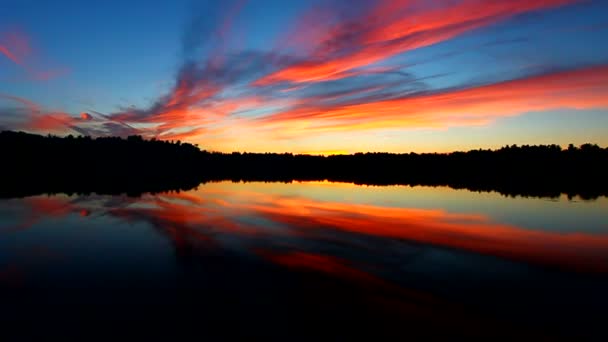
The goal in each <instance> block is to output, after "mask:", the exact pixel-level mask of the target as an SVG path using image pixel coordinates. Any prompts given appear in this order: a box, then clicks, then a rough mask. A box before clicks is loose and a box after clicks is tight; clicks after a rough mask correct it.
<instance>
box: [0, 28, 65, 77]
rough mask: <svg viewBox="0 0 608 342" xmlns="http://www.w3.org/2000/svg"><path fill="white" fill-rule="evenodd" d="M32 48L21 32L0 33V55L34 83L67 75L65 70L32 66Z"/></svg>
mask: <svg viewBox="0 0 608 342" xmlns="http://www.w3.org/2000/svg"><path fill="white" fill-rule="evenodd" d="M34 51H35V50H34V48H32V46H31V44H30V39H29V38H28V37H27V36H26V35H25V34H24V33H21V32H17V31H14V32H6V33H0V55H4V57H6V58H7V59H9V60H10V61H11V62H13V63H14V64H15V65H17V66H18V67H19V68H20V69H22V70H24V71H25V72H26V73H27V78H28V79H30V80H34V81H49V80H52V79H55V78H58V77H61V76H64V75H66V74H68V73H69V72H70V71H69V69H67V68H57V69H47V70H44V69H40V68H38V67H34V66H32V63H31V59H32V57H33V53H34Z"/></svg>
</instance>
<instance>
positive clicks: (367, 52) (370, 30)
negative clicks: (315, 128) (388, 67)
mask: <svg viewBox="0 0 608 342" xmlns="http://www.w3.org/2000/svg"><path fill="white" fill-rule="evenodd" d="M571 2H573V1H571V0H542V1H523V0H513V1H489V2H488V1H479V0H462V1H459V2H456V3H454V5H453V6H449V5H448V6H444V5H443V4H441V3H436V2H428V1H411V0H407V1H399V0H384V1H378V2H377V4H376V6H375V7H374V8H372V9H371V11H370V12H369V14H365V15H363V16H362V17H356V18H353V19H351V20H346V21H341V22H338V23H337V24H335V25H332V26H330V27H329V28H328V30H327V33H326V34H324V35H323V34H317V35H314V36H313V37H312V38H311V41H310V42H308V44H310V45H314V46H315V48H314V49H313V53H312V54H311V55H310V56H309V57H308V58H307V59H306V61H304V62H300V63H296V64H293V65H290V66H288V67H286V68H284V69H281V70H278V71H276V72H274V73H272V74H270V75H267V76H265V77H263V78H261V79H259V80H257V81H256V82H255V84H256V85H260V86H264V85H269V84H274V83H277V82H285V81H287V82H293V83H306V82H322V81H328V80H334V79H340V78H344V77H348V76H350V73H351V72H352V70H355V69H357V68H362V67H365V66H369V65H371V64H374V63H378V62H380V61H382V60H385V59H387V58H390V57H393V56H395V55H397V54H401V53H405V52H407V51H411V50H414V49H419V48H422V47H426V46H429V45H433V44H436V43H440V42H442V41H445V40H448V39H451V38H454V37H457V36H459V35H462V34H464V33H466V32H470V31H472V30H475V29H478V28H481V27H484V26H488V25H491V24H494V23H497V22H500V21H502V20H505V19H507V18H509V17H513V16H515V15H518V14H521V13H526V12H530V11H535V10H541V9H546V8H552V7H557V6H560V5H564V4H567V3H571Z"/></svg>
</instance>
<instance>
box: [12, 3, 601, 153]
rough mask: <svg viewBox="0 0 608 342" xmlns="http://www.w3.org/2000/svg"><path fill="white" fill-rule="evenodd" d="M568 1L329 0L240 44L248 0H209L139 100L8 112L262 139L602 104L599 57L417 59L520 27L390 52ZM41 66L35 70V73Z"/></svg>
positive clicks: (475, 121)
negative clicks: (517, 62)
mask: <svg viewBox="0 0 608 342" xmlns="http://www.w3.org/2000/svg"><path fill="white" fill-rule="evenodd" d="M575 2H577V1H575V0H538V1H524V0H512V1H482V0H459V1H422V0H407V1H406V0H380V1H375V2H366V1H361V2H358V1H354V2H353V1H330V2H326V3H324V5H323V6H321V7H315V8H313V9H311V10H309V11H308V12H305V13H301V14H300V15H299V16H298V17H297V18H295V19H294V20H293V25H292V27H287V28H285V30H284V33H281V34H280V35H279V36H278V37H277V39H275V40H274V43H269V44H268V45H267V46H265V47H264V48H259V49H258V50H254V49H252V48H250V47H245V46H244V45H243V44H242V41H243V39H242V37H240V36H239V35H236V34H235V31H236V30H235V27H236V26H237V25H239V24H241V22H240V18H241V14H242V13H243V11H246V10H247V6H248V4H247V2H245V1H229V2H222V3H219V2H217V3H214V6H212V8H210V9H207V11H206V12H205V13H204V14H201V15H200V16H195V17H194V18H193V20H192V21H191V22H189V23H188V24H187V25H186V29H185V31H184V34H183V37H182V48H181V51H180V52H181V53H180V56H181V59H180V62H179V65H178V68H177V72H176V74H175V79H174V83H173V86H172V87H171V89H170V90H169V91H167V92H166V93H164V94H161V96H159V97H158V98H157V99H156V100H155V101H153V102H152V104H151V105H149V106H147V107H132V106H130V107H121V108H119V110H116V111H115V112H110V113H105V114H104V113H100V112H97V111H95V110H94V108H91V109H90V110H87V111H86V113H85V114H86V115H81V116H78V115H73V116H70V115H67V114H65V113H62V112H58V111H52V110H50V111H49V110H42V109H40V108H39V107H37V108H36V109H35V110H34V109H32V108H33V107H31V106H30V105H28V104H27V103H26V102H25V101H19V100H16V99H13V100H12V101H13V102H15V101H17V102H16V103H19V104H20V106H22V107H24V108H26V109H25V110H26V111H29V113H32V112H37V113H38V114H36V115H32V114H29V115H28V116H27V117H28V120H27V123H22V124H21V126H20V127H25V128H27V129H32V130H41V131H45V130H60V129H62V128H63V129H69V130H71V131H79V132H86V133H88V134H92V135H119V136H125V135H131V134H141V135H144V136H145V137H155V138H158V139H170V140H176V139H180V140H187V141H193V142H198V143H203V144H205V143H207V144H208V145H214V144H215V147H217V146H221V147H220V148H221V149H224V150H226V149H236V148H237V147H240V146H246V145H247V143H246V142H247V141H253V140H255V141H258V142H259V141H264V143H265V146H272V145H273V142H277V141H285V139H290V140H297V139H306V138H308V137H310V136H311V135H315V136H323V135H324V134H329V133H336V132H338V133H340V132H360V131H365V130H386V129H418V128H431V129H437V128H440V129H443V128H446V127H452V126H467V125H483V124H487V123H489V122H492V121H493V120H496V119H497V118H501V117H506V116H514V115H519V114H522V113H526V112H530V111H544V110H550V109H558V108H574V109H590V108H608V101H607V100H605V98H606V96H604V95H605V94H607V93H608V66H607V64H605V61H604V64H595V65H590V64H588V62H581V63H578V64H577V63H570V64H569V69H566V68H561V69H556V68H554V66H552V65H541V66H540V68H536V69H535V70H524V71H523V72H519V73H512V74H508V75H495V74H492V72H493V71H492V72H484V70H480V75H473V76H477V77H478V78H477V81H470V80H469V81H467V80H463V79H462V78H460V81H459V83H456V84H454V83H446V85H442V86H438V84H443V83H442V82H441V81H442V80H443V79H444V78H449V77H451V76H453V74H455V73H458V70H447V71H441V72H434V73H433V72H432V71H431V72H429V71H428V70H429V69H426V70H427V71H422V72H421V71H420V70H421V69H420V68H418V69H417V68H416V67H419V66H420V65H423V64H424V65H425V67H426V66H427V65H428V64H433V63H436V62H437V61H438V60H441V61H443V60H444V59H448V58H453V57H454V56H457V55H462V54H464V53H467V52H470V51H471V50H475V51H484V49H490V48H497V47H501V48H502V47H504V46H505V45H509V44H520V43H522V41H525V42H526V43H530V41H529V39H531V38H529V37H526V38H525V39H522V38H517V39H513V38H512V37H496V38H495V39H490V41H489V42H488V41H487V40H486V42H479V41H476V42H475V44H469V45H468V46H464V47H462V46H461V47H460V48H458V47H456V48H454V47H450V48H449V50H448V51H440V53H439V54H433V55H430V56H429V55H426V56H424V57H423V58H422V59H420V58H416V60H417V61H409V62H407V63H406V62H403V61H402V60H401V59H399V62H396V59H395V58H394V57H395V56H405V55H409V54H411V53H413V52H414V51H415V50H419V49H421V48H424V47H428V46H431V45H434V44H437V43H441V42H447V41H450V40H453V39H455V38H457V37H460V36H462V35H464V34H467V33H471V32H473V31H481V30H484V29H487V28H489V27H490V26H492V25H495V24H497V23H501V22H504V21H507V20H509V19H511V18H514V17H516V16H518V15H522V14H526V13H532V12H537V11H543V10H549V9H554V8H557V7H560V6H565V5H568V4H572V3H575ZM518 35H519V34H518ZM237 36H238V37H237ZM269 41H270V42H272V40H269ZM6 42H8V43H6ZM11 42H12V43H11ZM0 49H2V50H0V51H1V52H2V54H3V55H4V56H5V57H6V58H8V59H10V60H11V61H13V62H14V63H15V64H17V65H22V64H23V63H24V60H25V57H27V56H28V54H29V53H30V50H31V49H30V48H29V45H28V44H27V40H24V39H13V40H5V41H2V43H1V44H0ZM459 49H460V50H459ZM515 53H516V52H514V53H513V54H515ZM422 69H424V68H422ZM430 69H431V70H432V68H430ZM539 70H540V71H539ZM424 72H426V74H425V73H424ZM52 76H53V72H47V73H39V77H40V78H45V77H52ZM5 99H6V97H5ZM47 115H50V117H51V118H50V119H46V118H44V116H47ZM3 126H7V125H3ZM245 148H246V147H245ZM301 148H303V149H307V148H309V147H305V146H301ZM328 148H329V149H332V148H333V147H331V146H330V147H328Z"/></svg>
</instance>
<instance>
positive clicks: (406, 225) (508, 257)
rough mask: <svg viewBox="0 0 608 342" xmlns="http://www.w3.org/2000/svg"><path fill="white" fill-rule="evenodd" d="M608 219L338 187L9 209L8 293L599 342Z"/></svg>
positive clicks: (516, 204)
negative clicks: (94, 295) (98, 295)
mask: <svg viewBox="0 0 608 342" xmlns="http://www.w3.org/2000/svg"><path fill="white" fill-rule="evenodd" d="M607 208H608V202H606V201H605V200H604V199H598V200H597V201H595V202H589V203H580V202H573V201H568V200H567V199H565V198H562V199H560V200H558V201H552V202H549V201H543V200H540V199H521V198H505V197H500V196H498V195H492V194H476V193H471V192H467V191H455V190H448V189H442V188H435V189H430V188H407V187H387V188H377V187H369V188H368V187H359V186H354V185H349V184H332V183H302V184H263V183H249V184H233V183H217V184H206V185H204V186H201V187H200V188H198V189H197V190H193V191H188V192H173V193H164V194H157V195H150V194H148V195H143V196H142V197H139V198H133V197H126V196H98V195H91V196H82V197H78V196H75V197H70V196H65V195H57V196H37V197H29V198H24V199H12V200H3V201H2V202H0V212H1V213H2V215H1V216H0V227H1V229H0V257H1V258H0V260H2V261H3V262H2V263H1V264H0V286H1V288H2V289H11V290H12V291H15V289H21V290H23V293H27V294H28V295H31V294H32V293H34V295H35V296H36V295H38V296H39V297H40V298H43V299H44V300H48V298H47V295H48V296H50V294H49V292H48V291H46V289H48V288H55V289H59V290H64V289H66V288H67V289H69V290H70V292H69V295H66V294H65V293H64V292H60V294H61V295H60V296H59V297H57V293H55V292H52V295H53V296H55V297H54V298H59V299H57V300H60V301H64V302H66V301H67V302H71V303H72V304H74V305H79V304H80V303H82V302H86V303H88V304H90V300H91V299H90V298H89V296H90V293H89V291H93V290H91V289H95V291H97V292H102V293H104V292H107V291H108V289H115V287H116V286H118V285H117V284H124V283H125V282H126V283H128V284H130V285H132V286H135V287H136V288H138V289H140V290H139V291H134V292H132V291H128V290H124V289H123V288H121V287H120V286H118V288H121V292H120V293H121V295H122V296H127V297H126V298H128V299H129V300H132V299H133V297H134V294H140V292H141V291H143V292H144V293H146V291H147V290H149V291H152V292H153V293H154V295H153V296H154V301H155V302H156V303H157V304H158V305H161V304H159V303H164V304H162V305H169V304H167V303H171V305H174V306H177V307H179V308H180V310H185V309H184V307H185V306H187V307H188V308H189V309H188V310H185V311H187V312H189V310H190V309H192V308H191V307H190V306H191V305H194V303H205V307H206V308H207V309H209V308H210V307H213V308H214V310H220V309H218V308H222V309H221V310H224V309H226V308H227V307H229V308H231V309H232V310H236V311H239V312H247V313H251V314H253V315H254V316H255V315H269V314H270V313H271V312H275V314H276V312H289V313H292V312H294V311H296V312H297V311H300V313H299V314H294V315H295V316H298V319H300V320H304V322H309V321H307V320H306V319H307V318H310V316H309V314H312V313H314V315H317V314H318V313H319V311H322V312H324V314H322V315H321V316H322V317H326V316H327V317H326V318H328V317H332V315H335V314H337V315H342V316H344V317H346V318H345V319H344V322H347V323H349V324H350V323H352V322H356V321H358V320H363V321H364V322H368V323H369V322H372V321H373V322H374V323H375V324H376V325H371V326H374V327H375V326H377V325H378V324H379V325H380V326H383V327H384V328H383V329H384V330H382V331H383V332H384V333H386V334H390V335H393V334H398V333H399V332H401V333H403V331H400V329H396V327H397V325H395V324H399V323H400V322H401V323H403V322H405V321H408V322H410V323H411V322H418V323H416V324H412V325H413V326H417V329H422V328H421V327H423V326H426V325H432V326H439V327H448V326H449V327H451V328H450V329H452V330H450V331H452V332H454V331H456V332H458V333H460V334H464V335H470V334H473V335H475V334H478V333H479V334H482V333H483V331H486V332H490V331H495V330H496V329H504V328H505V327H506V326H508V327H510V328H509V329H511V330H510V331H511V332H512V333H513V334H519V333H522V332H525V334H526V336H530V334H540V335H539V336H544V337H546V336H559V335H560V334H561V333H567V334H571V335H585V336H589V335H594V334H597V333H598V332H599V328H597V327H598V326H599V325H595V322H596V321H598V322H599V314H598V313H599V312H600V309H601V307H602V305H605V304H606V301H605V300H601V299H599V298H603V296H602V295H603V292H604V290H602V289H603V288H604V287H605V286H606V285H608V282H607V278H606V274H607V273H608V227H607V226H606V225H605V222H606V218H607V217H608V215H606V214H605V213H606V211H605V209H607ZM539 213H540V214H541V215H539ZM543 213H545V215H544V216H543V215H542V214H543ZM552 213H559V214H556V217H553V216H552V215H551V214H552ZM563 222H579V223H580V224H579V225H573V226H569V227H565V226H563ZM554 225H555V226H557V227H559V228H558V229H552V227H553V226H554ZM582 225H584V226H582ZM170 254H172V255H173V256H172V257H170V256H169V255H170ZM126 277H128V280H126V279H127V278H126ZM68 278H69V280H68ZM118 279H121V280H120V281H117V280H118ZM336 282H337V283H336ZM151 283H153V285H152V284H151ZM42 288H44V289H45V291H41V289H42ZM83 289H84V290H86V291H85V294H83V297H73V296H74V293H75V292H76V293H77V292H78V290H83ZM176 290H177V291H176ZM28 291H32V292H28ZM564 291H567V292H564ZM40 293H42V295H40ZM61 296H65V298H63V300H62V299H61V298H62V297H61ZM122 296H118V297H113V298H114V299H113V300H115V301H118V302H117V303H115V304H116V305H119V304H120V303H121V302H124V301H125V300H126V299H125V297H122ZM182 296H183V297H182ZM235 296H236V297H238V298H239V300H238V301H233V300H234V298H235ZM66 298H70V300H67V299H66ZM83 298H85V299H83ZM102 298H105V299H107V298H106V297H103V296H102ZM111 298H112V297H111ZM142 301H143V302H146V303H147V302H148V301H147V299H146V300H145V299H142ZM217 301H220V302H221V304H220V303H218V302H217ZM110 302H111V300H110ZM186 302H187V303H189V304H188V305H186V304H184V303H186ZM12 303H14V305H15V306H16V307H17V306H21V305H22V304H23V303H22V301H20V300H17V299H15V298H13V301H12ZM100 303H101V304H99V303H98V305H105V304H106V303H105V302H103V301H101V302H100ZM137 303H138V305H139V306H141V303H140V302H137ZM210 303H213V304H210ZM262 303H263V306H264V307H267V308H262V307H260V306H259V305H260V304H262ZM162 305H161V307H162ZM199 310H204V309H203V308H198V309H197V312H198V314H199V315H200V311H199ZM221 310H220V311H221ZM5 312H6V311H5ZM102 312H103V310H102ZM574 312H576V314H573V313H574ZM304 313H305V314H304ZM300 315H303V317H300ZM219 316H222V315H219ZM279 316H280V315H279ZM539 316H540V317H542V319H539V318H538V317H539ZM172 317H175V316H172ZM371 317H375V318H371ZM456 317H458V318H456ZM106 318H107V317H106ZM275 318H276V319H278V320H288V321H289V322H292V321H291V320H290V319H287V318H285V317H275ZM317 318H318V317H317ZM310 319H311V321H310V322H313V321H314V322H316V323H315V324H316V325H317V326H318V327H322V326H323V323H322V322H323V320H321V321H319V320H318V319H312V318H310ZM328 319H329V318H328ZM370 320H371V321H370ZM247 321H248V322H249V324H252V325H253V326H257V325H256V323H255V322H256V319H255V318H251V317H249V318H247ZM560 322H561V323H560ZM258 323H259V322H258ZM422 323H424V324H422ZM562 323H567V324H562ZM235 324H236V323H235ZM336 324H337V323H336ZM387 324H388V325H389V327H388V328H387V327H386V326H385V325H387ZM331 326H332V327H333V326H334V325H333V324H332V325H331ZM338 326H339V324H338ZM473 326H474V327H475V329H473V330H475V331H476V332H475V333H473V331H472V330H471V329H472V327H473ZM390 327H392V328H390ZM482 327H483V328H482ZM513 327H516V329H513ZM582 327H584V329H582ZM417 329H414V331H417ZM454 329H455V330H454ZM480 329H481V330H480ZM547 329H548V330H547ZM595 329H598V330H595ZM372 331H375V333H378V330H377V329H375V328H374V329H372ZM414 331H409V333H410V334H414ZM431 331H432V330H431ZM501 331H503V330H501ZM418 332H420V333H424V334H425V333H428V332H429V330H425V329H423V330H420V331H418ZM448 335H449V334H448Z"/></svg>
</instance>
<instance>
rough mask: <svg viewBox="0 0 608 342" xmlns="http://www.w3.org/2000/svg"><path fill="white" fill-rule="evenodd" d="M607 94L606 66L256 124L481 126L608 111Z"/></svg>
mask: <svg viewBox="0 0 608 342" xmlns="http://www.w3.org/2000/svg"><path fill="white" fill-rule="evenodd" d="M607 92H608V65H603V66H596V67H589V68H583V69H577V70H570V71H563V72H556V73H551V74H545V75H541V76H532V77H527V78H522V79H515V80H512V81H506V82H501V83H496V84H490V85H485V86H479V87H473V88H468V89H462V90H455V91H445V92H440V93H435V94H423V95H417V96H410V97H405V98H398V99H390V100H383V101H371V102H364V103H351V104H339V105H334V106H317V105H315V103H316V101H315V100H314V99H309V100H308V101H302V102H301V103H300V105H299V106H296V107H295V108H293V109H291V110H287V111H284V112H281V113H278V114H275V115H271V116H267V117H263V118H260V119H258V123H257V125H269V124H271V125H273V126H274V125H277V124H279V125H283V126H284V127H285V128H286V129H288V130H289V129H291V131H290V133H291V134H297V133H298V132H299V133H301V134H309V133H310V131H312V130H317V131H345V130H346V131H348V130H361V129H383V128H384V129H385V128H408V127H409V128H417V127H446V126H454V125H466V124H484V123H487V122H489V121H491V120H494V119H496V118H498V117H505V116H511V115H518V114H521V113H525V112H529V111H541V110H550V109H558V108H575V109H590V108H604V107H606V108H608V97H606V96H605V95H606V93H607ZM292 122H293V124H292ZM302 127H305V130H304V131H300V129H301V128H302ZM305 131H306V132H305Z"/></svg>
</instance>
